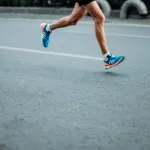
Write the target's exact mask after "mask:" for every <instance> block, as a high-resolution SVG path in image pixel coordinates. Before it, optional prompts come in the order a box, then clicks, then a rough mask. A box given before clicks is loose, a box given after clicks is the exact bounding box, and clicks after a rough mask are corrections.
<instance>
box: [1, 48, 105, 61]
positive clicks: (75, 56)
mask: <svg viewBox="0 0 150 150" xmlns="http://www.w3.org/2000/svg"><path fill="white" fill-rule="evenodd" d="M0 50H8V51H20V52H28V53H36V54H45V55H54V56H61V57H72V58H80V59H87V60H100V61H102V60H104V59H103V58H102V57H94V56H86V55H80V54H68V53H59V52H52V51H48V52H46V51H42V50H36V49H26V48H17V47H9V46H0Z"/></svg>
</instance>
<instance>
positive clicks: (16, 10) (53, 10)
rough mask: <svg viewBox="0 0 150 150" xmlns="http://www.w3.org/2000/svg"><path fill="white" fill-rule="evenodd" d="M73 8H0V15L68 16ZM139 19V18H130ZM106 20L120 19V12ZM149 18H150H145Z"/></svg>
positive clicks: (111, 14)
mask: <svg viewBox="0 0 150 150" xmlns="http://www.w3.org/2000/svg"><path fill="white" fill-rule="evenodd" d="M72 9H73V8H67V7H46V8H45V7H0V13H20V14H22V13H23V14H48V15H70V14H71V12H72ZM132 17H133V18H140V17H139V16H136V15H134V16H132ZM106 18H120V10H112V11H111V13H110V15H109V16H108V17H106ZM147 18H150V17H147Z"/></svg>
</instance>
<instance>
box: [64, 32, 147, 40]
mask: <svg viewBox="0 0 150 150" xmlns="http://www.w3.org/2000/svg"><path fill="white" fill-rule="evenodd" d="M64 32H68V33H76V34H95V32H85V31H75V30H64ZM106 36H123V37H132V38H145V39H149V38H150V36H146V35H134V34H120V33H106Z"/></svg>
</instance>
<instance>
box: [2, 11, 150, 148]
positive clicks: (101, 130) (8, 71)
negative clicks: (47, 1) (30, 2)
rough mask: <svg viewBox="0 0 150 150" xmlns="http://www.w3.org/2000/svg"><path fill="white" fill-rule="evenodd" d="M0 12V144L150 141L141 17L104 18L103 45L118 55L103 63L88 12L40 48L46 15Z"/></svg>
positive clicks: (149, 144) (148, 37)
mask: <svg viewBox="0 0 150 150" xmlns="http://www.w3.org/2000/svg"><path fill="white" fill-rule="evenodd" d="M10 16H11V15H10ZM0 17H1V18H0V33H1V34H0V150H149V149H150V66H149V64H150V58H149V55H150V50H149V48H150V42H149V41H150V26H149V25H148V26H146V25H144V24H143V22H142V21H141V22H142V24H143V25H141V26H140V25H137V26H136V25H135V26H132V25H128V24H127V23H126V25H121V24H119V23H118V24H113V23H112V24H111V23H106V25H105V31H106V37H107V43H108V48H109V49H110V51H111V52H112V53H113V54H116V55H124V56H125V57H126V59H125V61H124V62H123V63H122V64H120V65H119V66H117V67H115V68H112V69H111V70H108V71H107V70H105V69H104V65H103V61H102V54H101V51H100V48H99V46H98V43H97V41H96V38H95V34H94V28H93V27H94V26H93V23H92V20H91V19H89V20H88V19H87V18H85V19H83V21H82V22H80V23H79V24H78V25H77V26H74V27H69V28H63V29H58V30H55V31H54V32H53V34H52V36H51V44H50V46H49V47H48V48H46V49H45V48H43V47H42V45H41V42H40V40H41V31H40V23H41V22H45V21H48V18H46V19H47V20H44V19H43V20H40V19H42V18H40V19H34V18H32V19H31V18H27V17H26V18H24V19H23V18H22V19H21V18H20V19H17V16H16V18H15V17H8V16H7V17H6V16H5V15H2V14H1V16H0ZM59 17H60V16H57V17H55V16H49V19H51V18H52V19H54V20H55V19H57V18H59ZM52 21H53V20H49V22H50V23H51V22H52ZM141 22H140V21H137V24H141ZM120 23H122V22H121V21H120ZM131 23H132V21H130V24H131Z"/></svg>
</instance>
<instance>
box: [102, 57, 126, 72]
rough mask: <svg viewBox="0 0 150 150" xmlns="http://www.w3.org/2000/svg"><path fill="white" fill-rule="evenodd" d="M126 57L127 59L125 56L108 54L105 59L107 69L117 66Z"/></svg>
mask: <svg viewBox="0 0 150 150" xmlns="http://www.w3.org/2000/svg"><path fill="white" fill-rule="evenodd" d="M124 59H125V57H124V56H114V55H112V54H110V55H108V56H107V57H106V58H105V60H104V65H105V69H109V68H111V67H115V66H117V65H118V64H120V63H121V62H122V61H123V60H124Z"/></svg>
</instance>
